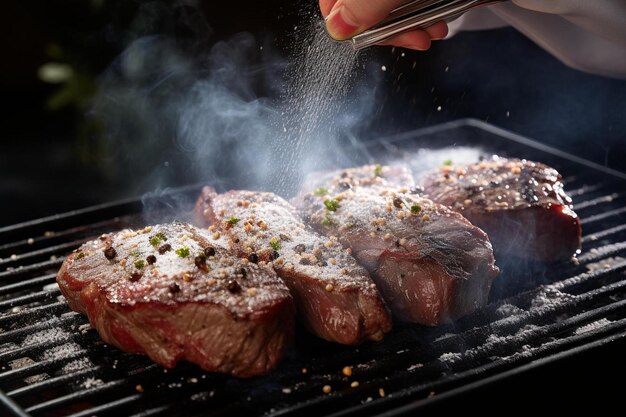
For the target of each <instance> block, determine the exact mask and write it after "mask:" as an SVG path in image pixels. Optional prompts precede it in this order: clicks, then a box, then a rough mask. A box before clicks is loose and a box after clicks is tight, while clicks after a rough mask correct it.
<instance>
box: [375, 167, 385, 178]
mask: <svg viewBox="0 0 626 417" xmlns="http://www.w3.org/2000/svg"><path fill="white" fill-rule="evenodd" d="M374 176H375V177H382V176H383V166H382V165H380V164H378V165H376V168H374Z"/></svg>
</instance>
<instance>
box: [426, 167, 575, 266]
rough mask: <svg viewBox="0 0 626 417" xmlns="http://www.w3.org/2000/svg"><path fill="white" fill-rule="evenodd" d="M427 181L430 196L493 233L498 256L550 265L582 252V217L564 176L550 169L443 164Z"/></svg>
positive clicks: (490, 233) (427, 177)
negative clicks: (542, 262)
mask: <svg viewBox="0 0 626 417" xmlns="http://www.w3.org/2000/svg"><path fill="white" fill-rule="evenodd" d="M421 182H422V185H423V187H424V191H425V193H426V194H427V196H428V197H429V198H432V199H433V200H434V201H437V202H438V203H441V204H445V205H447V206H449V207H451V208H452V209H454V210H456V211H458V212H459V213H461V214H463V215H464V216H465V217H467V218H468V219H469V220H470V221H471V222H472V223H473V224H475V225H476V226H478V227H480V228H481V229H483V230H484V231H485V232H487V235H489V238H490V239H491V242H492V243H493V247H494V249H495V251H496V253H502V254H507V255H513V256H515V257H518V258H528V259H536V260H540V261H548V262H550V261H558V260H566V259H570V258H571V257H572V255H574V254H575V253H576V251H577V250H578V249H580V244H581V234H582V229H581V224H580V219H579V217H578V216H577V215H576V213H575V212H574V211H573V210H572V205H571V204H572V200H571V199H570V198H569V197H568V196H567V194H565V191H564V190H563V183H562V182H561V175H560V174H559V173H558V172H557V171H556V170H555V169H553V168H550V167H549V166H546V165H544V164H541V163H538V162H532V161H527V160H519V159H506V158H499V157H493V158H492V159H490V160H486V161H481V162H478V163H476V164H471V165H462V166H443V167H441V168H439V169H437V170H436V171H433V172H431V173H429V174H428V175H426V176H425V178H423V180H422V181H421Z"/></svg>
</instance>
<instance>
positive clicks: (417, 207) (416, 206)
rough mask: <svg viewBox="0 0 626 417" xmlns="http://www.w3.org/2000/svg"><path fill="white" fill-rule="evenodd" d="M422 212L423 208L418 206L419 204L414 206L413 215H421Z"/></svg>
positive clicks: (412, 208) (412, 207)
mask: <svg viewBox="0 0 626 417" xmlns="http://www.w3.org/2000/svg"><path fill="white" fill-rule="evenodd" d="M420 211H422V208H421V207H420V206H419V205H418V204H413V205H412V206H411V213H413V214H419V213H420Z"/></svg>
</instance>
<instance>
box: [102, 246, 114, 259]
mask: <svg viewBox="0 0 626 417" xmlns="http://www.w3.org/2000/svg"><path fill="white" fill-rule="evenodd" d="M116 256H117V251H116V250H115V249H114V248H113V247H108V248H106V249H105V250H104V257H105V258H107V259H108V260H109V261H111V260H113V259H115V257H116Z"/></svg>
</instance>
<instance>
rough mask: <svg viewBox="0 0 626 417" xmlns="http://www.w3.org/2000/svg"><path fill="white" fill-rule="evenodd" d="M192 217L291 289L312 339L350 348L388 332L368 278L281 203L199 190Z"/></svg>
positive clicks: (386, 314) (333, 243)
mask: <svg viewBox="0 0 626 417" xmlns="http://www.w3.org/2000/svg"><path fill="white" fill-rule="evenodd" d="M196 214H197V217H198V218H199V221H200V222H204V223H205V225H206V224H211V223H212V224H213V225H212V226H211V229H213V230H215V232H216V233H221V234H223V235H224V236H226V237H227V238H228V240H229V247H230V248H232V249H233V250H234V251H236V252H238V253H239V254H240V256H242V257H246V258H247V259H248V260H249V261H250V262H258V263H259V264H265V263H268V264H270V265H272V266H273V267H274V269H275V271H276V273H277V274H278V276H279V277H281V278H282V279H283V280H284V282H285V284H287V286H288V287H289V289H290V290H291V294H292V295H293V297H294V299H295V303H296V308H297V310H298V313H299V318H300V320H301V321H302V322H303V323H304V325H305V326H306V327H307V328H308V329H309V330H310V331H311V332H312V333H314V334H316V335H317V336H319V337H321V338H323V339H326V340H329V341H332V342H337V343H341V344H346V345H355V344H358V343H361V342H363V341H366V340H375V341H377V340H381V339H382V338H383V336H384V334H385V333H387V332H389V331H390V330H391V318H390V315H389V312H388V310H387V308H386V306H385V304H384V302H383V300H382V298H381V297H380V294H379V293H378V290H377V289H376V285H375V284H374V282H373V281H372V280H371V278H370V276H369V274H368V272H367V271H366V270H365V269H364V268H363V267H361V266H360V265H359V264H358V263H357V262H356V260H355V259H354V258H353V257H352V256H351V255H350V254H349V251H346V250H345V249H344V248H343V247H342V246H341V244H340V243H339V242H337V240H336V239H328V238H325V237H322V236H320V235H319V234H317V233H315V232H314V231H313V230H311V229H310V228H308V227H306V226H305V225H304V224H303V223H302V220H301V219H300V218H299V217H298V215H297V213H296V210H295V209H294V208H293V207H292V206H291V205H290V204H289V203H287V202H286V201H285V200H283V199H282V198H280V197H278V196H276V195H274V194H272V193H263V192H250V191H231V192H228V193H225V194H219V195H218V194H216V193H215V192H214V191H213V190H212V189H211V188H209V187H205V188H204V190H203V191H202V195H201V196H200V198H199V199H198V202H197V204H196Z"/></svg>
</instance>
